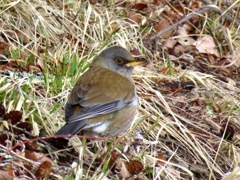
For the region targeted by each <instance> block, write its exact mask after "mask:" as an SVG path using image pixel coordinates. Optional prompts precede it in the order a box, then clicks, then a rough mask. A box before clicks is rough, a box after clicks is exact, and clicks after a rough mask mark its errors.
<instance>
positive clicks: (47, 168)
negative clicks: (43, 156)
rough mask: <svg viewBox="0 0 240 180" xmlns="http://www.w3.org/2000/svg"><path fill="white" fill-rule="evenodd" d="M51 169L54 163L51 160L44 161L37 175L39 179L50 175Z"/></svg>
mask: <svg viewBox="0 0 240 180" xmlns="http://www.w3.org/2000/svg"><path fill="white" fill-rule="evenodd" d="M51 171H52V164H51V163H50V162H49V161H44V162H42V164H41V165H40V166H39V168H38V169H37V171H36V173H35V176H36V178H38V179H40V178H45V177H48V176H49V175H50V173H51Z"/></svg>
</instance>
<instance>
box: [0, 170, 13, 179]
mask: <svg viewBox="0 0 240 180" xmlns="http://www.w3.org/2000/svg"><path fill="white" fill-rule="evenodd" d="M0 179H1V180H13V179H14V177H13V176H11V175H10V174H9V173H8V171H3V170H0Z"/></svg>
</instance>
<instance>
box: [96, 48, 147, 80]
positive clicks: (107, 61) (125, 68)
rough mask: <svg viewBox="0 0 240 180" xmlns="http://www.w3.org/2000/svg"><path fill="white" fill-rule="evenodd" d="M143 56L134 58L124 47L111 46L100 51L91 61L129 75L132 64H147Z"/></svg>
mask: <svg viewBox="0 0 240 180" xmlns="http://www.w3.org/2000/svg"><path fill="white" fill-rule="evenodd" d="M147 63H148V61H147V60H146V59H143V58H134V57H133V56H132V55H131V54H130V53H129V52H128V51H127V50H126V49H125V48H123V47H121V46H113V47H110V48H108V49H106V50H104V51H102V52H101V53H100V54H99V55H98V56H97V57H96V58H95V59H94V60H93V62H92V65H93V66H94V65H97V66H102V67H104V68H108V69H111V70H112V71H116V72H118V73H120V74H122V75H124V76H131V74H132V70H133V68H134V66H137V65H143V64H147Z"/></svg>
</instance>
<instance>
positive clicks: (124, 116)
mask: <svg viewBox="0 0 240 180" xmlns="http://www.w3.org/2000/svg"><path fill="white" fill-rule="evenodd" d="M147 63H148V61H147V60H146V59H145V58H134V57H133V56H132V55H131V53H130V52H129V51H128V50H127V49H125V48H123V47H122V46H113V47H110V48H107V49H105V50H103V51H102V52H101V53H100V54H99V55H98V56H96V57H95V58H94V59H93V61H92V63H91V64H90V66H89V69H88V70H87V71H86V72H85V73H83V74H82V75H81V76H80V78H79V79H78V81H77V82H76V84H75V86H74V87H73V89H72V91H71V92H70V95H69V97H68V100H67V102H66V104H65V108H64V110H65V121H66V124H65V125H64V126H63V127H62V128H60V129H59V130H58V131H57V132H56V133H55V135H67V134H71V135H76V134H78V133H80V132H81V133H83V134H84V135H88V136H105V137H116V136H121V135H122V134H124V133H125V132H126V131H127V130H128V128H129V127H130V126H131V123H132V121H133V120H134V118H135V116H136V112H137V106H138V101H137V94H136V87H135V83H134V81H133V79H132V77H131V75H132V72H133V68H134V67H135V66H137V65H144V64H147Z"/></svg>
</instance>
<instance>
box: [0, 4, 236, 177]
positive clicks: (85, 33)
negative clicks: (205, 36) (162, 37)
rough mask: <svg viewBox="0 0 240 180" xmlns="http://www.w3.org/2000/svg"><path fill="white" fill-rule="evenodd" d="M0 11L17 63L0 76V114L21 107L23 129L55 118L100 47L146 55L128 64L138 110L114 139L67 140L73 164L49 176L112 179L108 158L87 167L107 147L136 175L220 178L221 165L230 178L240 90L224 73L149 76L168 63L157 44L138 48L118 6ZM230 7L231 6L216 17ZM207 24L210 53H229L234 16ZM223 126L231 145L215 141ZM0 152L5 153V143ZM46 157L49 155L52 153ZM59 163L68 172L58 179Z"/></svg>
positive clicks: (136, 29)
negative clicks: (142, 61) (230, 131)
mask: <svg viewBox="0 0 240 180" xmlns="http://www.w3.org/2000/svg"><path fill="white" fill-rule="evenodd" d="M237 2H238V3H239V1H237ZM219 6H220V5H219ZM232 7H235V6H232ZM0 8H1V9H2V10H1V11H0V33H1V35H2V37H4V38H5V39H7V40H8V43H9V45H10V49H11V50H10V54H9V56H8V58H7V60H8V61H9V60H15V61H17V63H18V68H14V70H19V71H20V73H19V74H20V75H19V77H17V78H16V77H14V76H12V77H7V76H5V75H3V74H0V84H1V86H0V103H2V104H3V105H4V106H5V107H6V108H7V109H8V111H10V110H14V109H15V110H19V111H21V112H23V119H27V118H28V119H29V121H30V122H31V124H32V127H33V131H32V134H33V135H39V134H40V135H43V136H51V135H53V134H54V132H56V131H57V130H58V129H59V128H60V127H61V126H62V125H63V124H64V118H63V115H64V112H63V106H64V103H65V102H66V99H67V97H68V94H69V92H70V90H71V89H72V87H73V85H74V83H75V82H76V80H77V79H78V77H79V76H80V75H81V74H82V73H83V72H84V71H85V70H86V69H87V67H88V63H89V62H90V61H91V60H92V59H93V58H94V57H95V56H96V55H97V54H98V52H99V51H101V50H102V49H105V48H106V47H109V46H112V45H116V44H117V45H121V46H124V47H126V48H128V49H134V48H136V49H140V50H142V52H143V53H144V54H145V55H146V57H148V58H149V60H150V61H151V64H150V65H149V66H148V67H145V68H137V69H136V70H135V73H134V76H133V78H134V80H135V82H136V85H137V89H138V95H139V103H140V106H139V114H138V118H137V119H136V122H135V124H133V126H132V128H131V129H130V130H129V132H127V133H126V135H125V136H124V139H123V137H120V138H117V139H114V140H108V141H107V142H106V141H101V142H84V140H83V142H82V141H81V140H79V139H78V138H77V139H76V138H75V139H72V140H71V145H74V146H76V148H75V150H76V151H77V152H78V153H77V158H78V161H77V160H76V161H77V162H79V163H76V162H73V163H72V164H71V167H70V168H69V167H68V166H67V165H63V166H61V167H59V166H57V165H56V163H54V164H53V167H55V170H54V173H53V174H54V176H53V177H55V178H56V179H61V178H63V179H66V178H67V177H68V178H69V179H71V178H72V179H74V178H73V177H77V178H76V179H107V178H108V179H116V178H118V176H117V173H113V172H112V171H110V169H109V168H108V166H109V164H108V163H107V162H108V161H109V159H108V158H109V157H106V159H104V160H103V161H101V163H100V164H101V165H99V166H97V165H96V161H97V158H99V157H100V156H102V155H103V154H104V153H107V154H109V153H110V152H111V151H112V150H115V151H117V152H118V153H119V154H121V156H120V157H121V159H124V160H129V161H131V160H139V161H140V162H142V164H143V165H144V170H143V171H142V172H141V173H140V174H138V175H136V176H137V177H138V178H139V179H169V180H170V179H171V180H175V179H176V180H178V179H220V178H222V177H223V176H224V174H225V173H226V172H228V171H232V174H228V176H226V177H225V178H226V179H227V178H228V179H231V176H232V177H234V179H237V178H240V176H239V167H238V164H239V160H240V158H239V157H240V148H239V138H240V136H239V132H240V131H239V128H240V121H239V120H240V119H239V117H240V110H239V107H240V90H239V87H237V86H236V83H235V82H234V81H233V80H232V79H231V77H228V80H229V81H228V82H223V81H222V80H219V78H217V77H216V76H214V75H216V74H214V75H211V74H210V73H200V72H198V71H197V70H195V69H193V70H188V69H186V70H183V69H181V67H180V66H179V67H174V65H173V67H172V68H173V69H174V73H173V74H170V75H163V74H161V73H159V72H160V71H161V69H162V68H163V67H168V66H169V63H168V62H169V60H168V59H167V58H165V56H163V58H159V55H163V53H159V52H162V49H161V44H160V43H157V48H155V49H157V53H155V52H154V51H151V49H147V48H146V47H145V46H144V43H143V42H142V40H143V37H145V36H144V33H143V31H144V29H142V28H141V27H140V26H139V25H138V24H135V23H133V22H131V20H129V19H127V18H126V14H125V11H124V9H123V8H120V7H117V6H115V4H114V2H109V3H108V5H102V4H96V5H94V6H92V5H90V4H89V3H87V2H81V1H71V0H68V1H64V3H63V2H62V1H51V0H50V1H42V0H33V1H28V0H23V1H14V2H12V1H7V0H6V1H4V2H1V4H0ZM230 10H232V8H231V6H230V7H229V8H228V9H226V11H225V13H227V12H228V11H230ZM216 22H218V23H219V20H218V21H217V20H216V21H215V22H213V20H212V19H211V17H206V19H205V21H204V25H203V28H204V29H201V30H199V32H200V34H201V33H206V32H209V31H211V32H210V34H212V35H213V36H214V37H216V39H217V40H218V41H219V44H220V53H221V54H224V52H226V51H227V50H229V52H230V55H233V54H234V53H235V52H236V49H237V48H238V47H239V43H240V41H239V37H240V36H239V35H240V34H239V29H238V28H236V26H235V25H234V22H233V23H232V24H231V25H230V26H229V28H224V27H223V26H222V27H221V28H220V27H219V24H218V23H216ZM216 26H217V27H216ZM222 42H223V43H222ZM236 61H237V59H235V60H234V58H233V61H232V62H229V64H228V65H226V66H221V68H225V67H230V66H231V67H234V68H236V69H237V65H236ZM73 62H74V63H73ZM172 64H173V62H171V65H172ZM207 66H208V65H207ZM210 66H211V65H209V67H210ZM25 67H31V68H30V69H27V71H33V72H34V71H39V70H42V74H43V76H36V74H28V77H26V76H22V74H23V71H26V68H25ZM39 67H41V68H39ZM212 67H213V66H211V68H212ZM230 70H231V69H230ZM40 74H41V73H40ZM237 76H238V77H239V75H237ZM236 79H237V78H236ZM236 79H234V80H236ZM175 81H191V82H193V83H194V84H195V87H194V88H193V89H192V90H184V88H183V89H181V88H180V89H176V90H174V91H173V90H171V89H168V88H166V87H165V86H164V85H163V83H162V82H175ZM238 81H239V80H238ZM224 124H225V125H226V128H225V126H224ZM4 125H5V126H6V123H5V124H4ZM228 125H232V126H234V130H235V136H234V138H233V140H231V141H227V140H225V139H224V138H223V136H224V133H225V130H226V129H227V127H228ZM222 131H223V134H221V132H222ZM82 143H83V145H82ZM93 147H94V148H95V150H94V152H95V153H92V148H93ZM7 148H9V149H11V143H10V144H9V145H8V146H7ZM96 148H97V150H96ZM3 152H6V149H5V150H3ZM64 152H68V151H67V150H64ZM48 154H49V155H50V157H51V159H52V160H56V161H58V155H59V154H58V153H57V152H48ZM63 154H64V153H63ZM12 156H13V157H15V155H14V154H12ZM56 161H55V162H56ZM15 166H16V165H15ZM17 167H18V168H19V167H20V166H17ZM63 168H66V169H67V170H70V171H71V174H70V175H68V176H65V177H62V176H61V177H60V174H62V173H61V170H62V169H63ZM30 177H32V176H30ZM32 178H33V177H32Z"/></svg>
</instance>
